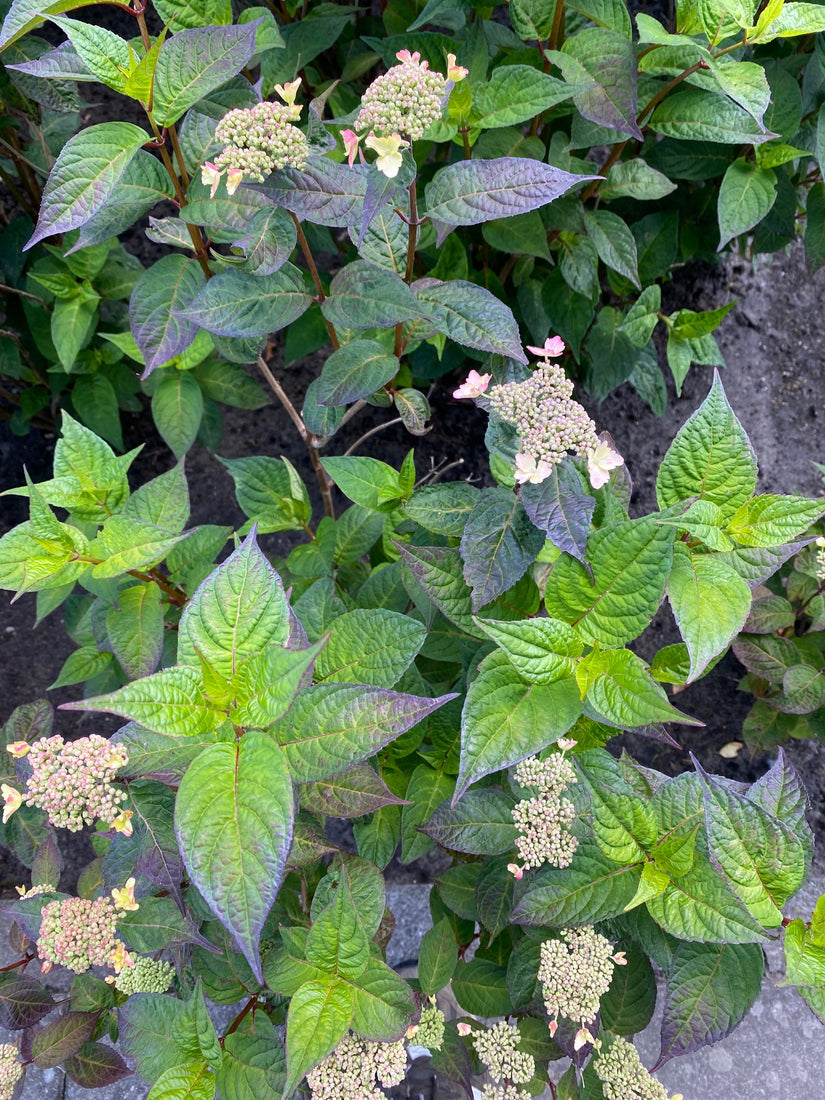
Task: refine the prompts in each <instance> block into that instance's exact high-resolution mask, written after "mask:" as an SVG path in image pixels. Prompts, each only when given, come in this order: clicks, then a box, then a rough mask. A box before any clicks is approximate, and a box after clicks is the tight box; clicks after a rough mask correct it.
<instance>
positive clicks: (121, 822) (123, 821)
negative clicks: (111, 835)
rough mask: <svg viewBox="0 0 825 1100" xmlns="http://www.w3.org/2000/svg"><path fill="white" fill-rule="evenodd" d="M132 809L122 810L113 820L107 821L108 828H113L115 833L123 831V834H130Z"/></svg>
mask: <svg viewBox="0 0 825 1100" xmlns="http://www.w3.org/2000/svg"><path fill="white" fill-rule="evenodd" d="M132 817H133V811H132V810H124V811H123V812H122V813H119V814H118V815H117V817H116V818H115V819H114V821H110V822H109V828H110V829H114V831H115V832H116V833H123V835H124V836H131V835H132V833H133V831H134V830H133V828H132Z"/></svg>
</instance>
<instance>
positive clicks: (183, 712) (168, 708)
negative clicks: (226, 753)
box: [61, 668, 226, 737]
mask: <svg viewBox="0 0 825 1100" xmlns="http://www.w3.org/2000/svg"><path fill="white" fill-rule="evenodd" d="M61 706H62V709H63V710H96V711H103V712H104V713H107V714H119V715H121V717H123V718H130V719H131V720H132V721H133V722H139V723H140V725H142V726H146V727H147V728H148V729H150V730H155V731H156V732H157V733H165V734H172V735H180V734H186V735H188V736H195V737H197V736H199V735H201V734H204V733H209V732H210V731H211V730H214V729H215V728H216V727H217V726H218V725H220V723H221V722H222V721H223V720H224V719H225V717H226V715H225V714H224V713H222V712H221V711H219V710H216V709H214V708H213V707H212V706H211V705H210V703H209V702H208V700H207V699H206V698H205V696H204V693H203V682H202V680H201V677H200V675H199V673H198V672H196V671H195V669H192V668H167V669H164V670H163V671H162V672H156V673H155V674H154V676H144V677H143V678H142V679H141V680H135V681H134V683H131V684H126V686H125V687H122V688H118V690H117V691H112V692H110V693H109V694H108V695H98V696H96V697H95V698H94V699H82V700H80V701H79V702H77V703H63V704H61Z"/></svg>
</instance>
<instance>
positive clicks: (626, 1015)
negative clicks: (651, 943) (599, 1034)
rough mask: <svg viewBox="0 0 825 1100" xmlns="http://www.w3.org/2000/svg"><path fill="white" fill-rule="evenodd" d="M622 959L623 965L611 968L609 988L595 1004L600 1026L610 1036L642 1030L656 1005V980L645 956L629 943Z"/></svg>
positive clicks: (637, 947) (636, 946) (632, 943)
mask: <svg viewBox="0 0 825 1100" xmlns="http://www.w3.org/2000/svg"><path fill="white" fill-rule="evenodd" d="M626 957H627V962H626V964H625V965H624V966H617V967H616V968H615V969H614V971H613V979H612V981H611V983H610V988H609V989H608V991H607V993H605V994H604V995H603V996H602V999H601V1001H600V1002H599V1012H600V1014H601V1023H602V1025H603V1026H604V1027H606V1028H607V1030H608V1031H610V1032H612V1033H613V1034H614V1035H636V1034H638V1033H639V1032H640V1031H644V1029H645V1028H646V1027H647V1025H648V1024H649V1023H650V1018H651V1016H652V1015H653V1010H654V1008H655V1006H656V992H657V990H656V977H655V975H654V973H653V968H652V967H651V965H650V963H649V962H648V958H647V955H646V954H645V952H644V951H643V950H642V949H641V947H639V945H638V944H636V943H635V941H631V942H630V946H629V947H628V948H627V950H626Z"/></svg>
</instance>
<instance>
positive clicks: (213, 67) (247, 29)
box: [153, 20, 258, 126]
mask: <svg viewBox="0 0 825 1100" xmlns="http://www.w3.org/2000/svg"><path fill="white" fill-rule="evenodd" d="M257 26H258V21H257V20H256V21H255V22H254V23H246V24H243V25H241V26H238V27H196V28H192V29H190V30H183V31H179V32H178V33H177V34H175V35H173V36H172V37H171V38H169V39H167V40H166V41H165V42H164V43H163V46H162V47H161V50H160V53H159V54H158V60H157V67H156V68H155V82H154V100H153V113H154V116H155V120H156V121H157V123H158V125H159V126H171V125H172V123H174V122H177V121H178V119H179V118H180V117H181V115H183V114H184V113H185V112H186V111H187V110H188V109H189V108H190V107H191V106H193V105H194V104H195V103H197V102H198V100H199V99H203V97H204V96H206V95H208V94H209V93H210V92H212V91H214V90H215V89H216V88H219V87H220V86H221V85H222V84H225V83H226V81H227V80H229V78H230V77H233V76H237V74H238V73H239V72H240V71H241V70H242V69H243V67H244V66H245V65H246V64H247V63H248V62H249V61H250V59H251V58H252V55H253V54H254V53H255V31H256V29H257Z"/></svg>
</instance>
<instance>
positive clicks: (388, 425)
mask: <svg viewBox="0 0 825 1100" xmlns="http://www.w3.org/2000/svg"><path fill="white" fill-rule="evenodd" d="M403 423H404V421H403V419H402V418H401V417H400V416H396V418H395V420H388V421H387V422H386V424H376V425H375V427H374V428H370V430H369V431H368V432H364V434H363V435H362V436H361V437H360V438H359V439H356V440H355V442H354V443H353V444H352V446H351V447H348V448H347V450H346V451H344V456H343V457H344V458H346V457H347V455H351V454H352V453H353V452H354V451H357V450H358V448H359V447H360V446H361V444H362V443H365V442H366V441H367V440H368V439H369V438H370V436H373V435H378V433H379V432H383V430H384V429H385V428H392V427H394V425H396V424H403ZM462 461H463V459H462Z"/></svg>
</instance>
